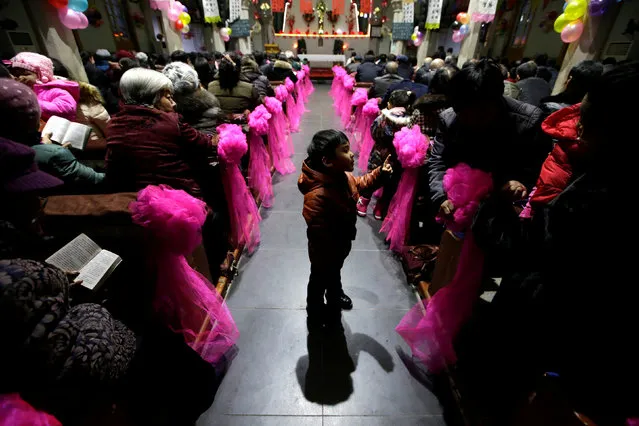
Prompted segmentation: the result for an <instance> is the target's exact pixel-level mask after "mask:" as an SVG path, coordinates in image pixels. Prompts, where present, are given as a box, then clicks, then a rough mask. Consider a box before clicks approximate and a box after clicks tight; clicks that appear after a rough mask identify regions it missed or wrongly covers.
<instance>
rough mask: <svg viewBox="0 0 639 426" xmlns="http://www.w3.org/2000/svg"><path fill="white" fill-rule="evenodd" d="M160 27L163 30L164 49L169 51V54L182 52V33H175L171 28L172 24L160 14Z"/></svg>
mask: <svg viewBox="0 0 639 426" xmlns="http://www.w3.org/2000/svg"><path fill="white" fill-rule="evenodd" d="M162 27H163V28H164V37H165V38H166V48H167V50H168V51H169V54H171V52H175V51H176V50H184V45H183V44H182V33H180V32H179V31H177V30H176V29H175V27H174V26H173V23H172V22H170V21H169V20H168V19H167V17H166V13H162Z"/></svg>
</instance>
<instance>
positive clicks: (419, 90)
mask: <svg viewBox="0 0 639 426" xmlns="http://www.w3.org/2000/svg"><path fill="white" fill-rule="evenodd" d="M420 78H421V80H419V79H418V78H417V75H415V76H414V81H413V80H410V79H404V80H402V81H400V82H399V83H395V84H393V85H391V86H390V87H389V88H388V90H387V91H386V94H385V95H384V98H383V99H382V104H381V105H380V107H381V108H386V105H387V104H388V98H389V97H390V95H391V93H393V92H394V91H395V90H408V91H410V92H413V93H414V94H415V96H416V99H417V98H421V97H422V96H424V95H425V94H427V93H428V83H427V81H426V76H425V75H423V74H422V75H421V77H420Z"/></svg>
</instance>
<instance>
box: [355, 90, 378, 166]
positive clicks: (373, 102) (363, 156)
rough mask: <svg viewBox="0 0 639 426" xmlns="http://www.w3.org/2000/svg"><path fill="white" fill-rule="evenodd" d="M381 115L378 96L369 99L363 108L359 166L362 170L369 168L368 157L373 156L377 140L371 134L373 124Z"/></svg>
mask: <svg viewBox="0 0 639 426" xmlns="http://www.w3.org/2000/svg"><path fill="white" fill-rule="evenodd" d="M378 115H379V104H378V102H377V98H373V99H369V100H368V101H367V102H366V104H364V107H363V108H362V121H363V123H362V125H361V127H362V129H363V130H362V141H361V143H360V147H359V160H358V164H359V168H360V169H361V170H362V171H366V170H367V169H368V159H369V158H370V156H371V151H372V150H373V147H374V146H375V141H374V140H373V135H372V134H371V126H372V125H373V121H375V119H376V118H377V116H378Z"/></svg>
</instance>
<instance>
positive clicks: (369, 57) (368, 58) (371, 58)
mask: <svg viewBox="0 0 639 426" xmlns="http://www.w3.org/2000/svg"><path fill="white" fill-rule="evenodd" d="M364 62H375V56H373V55H366V56H364Z"/></svg>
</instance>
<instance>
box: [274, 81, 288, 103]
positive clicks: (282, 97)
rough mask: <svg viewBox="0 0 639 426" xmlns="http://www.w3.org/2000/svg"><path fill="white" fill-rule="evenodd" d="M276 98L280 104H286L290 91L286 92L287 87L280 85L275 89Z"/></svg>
mask: <svg viewBox="0 0 639 426" xmlns="http://www.w3.org/2000/svg"><path fill="white" fill-rule="evenodd" d="M275 97H276V98H277V100H278V101H280V102H286V98H288V90H286V86H284V85H283V84H280V85H279V86H276V87H275Z"/></svg>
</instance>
